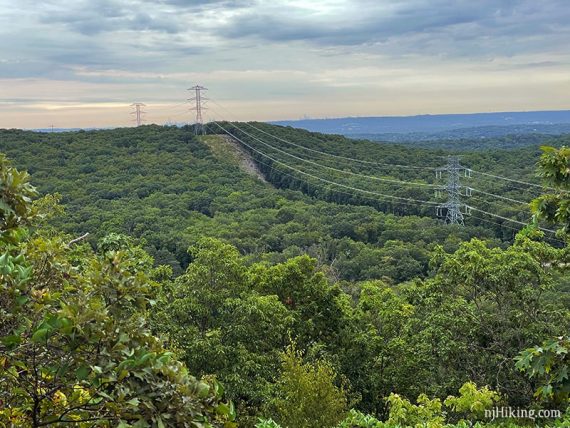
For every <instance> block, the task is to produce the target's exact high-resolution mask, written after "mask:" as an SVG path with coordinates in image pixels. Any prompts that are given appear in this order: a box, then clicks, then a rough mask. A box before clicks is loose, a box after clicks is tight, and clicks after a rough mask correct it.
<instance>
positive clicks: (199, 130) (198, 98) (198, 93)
mask: <svg viewBox="0 0 570 428" xmlns="http://www.w3.org/2000/svg"><path fill="white" fill-rule="evenodd" d="M188 90H189V91H194V92H195V95H194V96H193V97H191V98H188V101H195V103H196V104H195V106H194V107H192V108H191V109H190V110H196V123H195V125H194V132H195V133H196V135H198V134H203V133H204V131H205V130H204V119H203V118H202V110H206V107H204V104H205V102H206V101H207V100H208V99H207V98H206V97H204V96H203V95H202V91H207V90H208V88H204V87H203V86H200V85H196V86H192V87H191V88H188Z"/></svg>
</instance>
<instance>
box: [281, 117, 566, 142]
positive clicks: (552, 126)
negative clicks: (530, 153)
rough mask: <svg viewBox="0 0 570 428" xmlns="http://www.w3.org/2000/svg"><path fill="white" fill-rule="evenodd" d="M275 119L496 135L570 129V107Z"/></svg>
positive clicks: (412, 132)
mask: <svg viewBox="0 0 570 428" xmlns="http://www.w3.org/2000/svg"><path fill="white" fill-rule="evenodd" d="M272 123H273V124H276V125H282V126H293V127H296V128H303V129H307V130H309V131H314V132H322V133H326V134H341V135H346V136H349V137H362V138H370V139H375V140H384V141H406V140H415V141H418V140H441V139H456V138H495V137H501V136H504V135H511V134H532V133H536V134H550V135H560V134H565V133H570V110H555V111H530V112H502V113H473V114H439V115H419V116H380V117H344V118H334V119H303V120H287V121H277V122H272Z"/></svg>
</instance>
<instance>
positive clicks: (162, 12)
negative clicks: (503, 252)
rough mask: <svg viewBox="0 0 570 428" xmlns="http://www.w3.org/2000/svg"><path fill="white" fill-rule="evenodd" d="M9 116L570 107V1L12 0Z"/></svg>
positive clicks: (2, 59)
mask: <svg viewBox="0 0 570 428" xmlns="http://www.w3.org/2000/svg"><path fill="white" fill-rule="evenodd" d="M0 40H1V43H0V127H25V128H39V127H47V126H49V125H51V124H53V125H54V126H56V127H88V126H121V125H129V124H130V119H131V118H132V116H130V115H129V112H130V109H129V107H128V106H129V105H130V104H131V103H133V102H144V103H145V104H147V107H146V110H147V112H148V113H147V119H148V121H149V122H156V123H164V122H165V121H167V120H169V119H170V120H172V121H180V122H182V121H191V113H190V112H188V111H186V108H187V106H185V105H184V104H182V103H183V102H184V100H185V99H186V98H187V97H188V96H189V94H188V93H187V91H186V89H187V88H188V87H190V86H193V85H194V84H196V83H199V84H201V85H204V86H206V87H208V88H209V91H208V96H209V97H211V98H212V99H213V100H215V101H216V102H217V103H219V104H220V105H222V106H224V107H225V108H226V109H227V110H223V109H222V108H221V107H219V106H218V105H217V104H214V103H212V102H211V103H210V104H209V106H210V107H211V109H210V110H209V111H208V115H209V116H210V117H215V118H220V119H221V118H225V119H240V120H273V119H294V118H301V117H303V116H309V117H333V116H334V117H338V116H380V115H413V114H424V113H433V114H435V113H464V112H483V111H522V110H547V109H548V110H560V109H569V108H570V48H569V46H570V4H569V1H568V0H465V1H464V0H456V1H453V0H397V1H396V0H394V1H388V0H322V1H319V0H305V1H300V0H227V1H224V0H210V1H198V0H42V1H37V0H34V1H32V0H0Z"/></svg>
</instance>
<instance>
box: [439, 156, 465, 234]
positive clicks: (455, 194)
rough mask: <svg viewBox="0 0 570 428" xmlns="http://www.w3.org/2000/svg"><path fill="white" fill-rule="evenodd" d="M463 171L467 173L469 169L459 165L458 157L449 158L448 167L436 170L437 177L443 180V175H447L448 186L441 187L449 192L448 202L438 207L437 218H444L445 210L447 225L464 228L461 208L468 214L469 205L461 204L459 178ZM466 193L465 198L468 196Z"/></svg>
mask: <svg viewBox="0 0 570 428" xmlns="http://www.w3.org/2000/svg"><path fill="white" fill-rule="evenodd" d="M461 171H465V172H466V174H465V175H466V176H467V171H468V169H467V168H465V167H464V166H462V165H460V164H459V157H458V156H448V158H447V165H446V166H444V167H441V168H438V169H437V170H436V177H438V178H441V177H442V176H443V173H444V172H445V173H447V184H446V185H445V186H441V187H440V189H442V190H445V191H446V192H447V202H446V203H444V204H441V205H439V206H438V207H437V211H436V212H437V216H438V217H443V212H444V210H445V222H446V223H447V224H459V225H461V226H464V222H463V213H462V212H461V208H465V211H466V212H467V211H468V209H467V205H465V204H463V203H461V198H460V196H461V187H462V186H461V182H460V180H459V176H460V173H461ZM468 195H469V193H466V195H465V196H468Z"/></svg>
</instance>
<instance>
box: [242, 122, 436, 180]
mask: <svg viewBox="0 0 570 428" xmlns="http://www.w3.org/2000/svg"><path fill="white" fill-rule="evenodd" d="M231 126H232V127H234V128H236V129H237V130H238V131H240V132H243V133H244V134H245V135H247V136H249V137H251V138H253V139H254V140H256V141H258V142H260V143H261V144H264V145H265V146H267V147H270V148H272V149H273V150H276V151H278V152H281V153H283V154H285V155H287V156H290V157H292V158H294V159H297V160H300V161H302V162H306V163H309V164H311V165H316V166H319V167H321V168H326V169H329V170H331V171H336V172H340V173H344V174H350V175H354V176H358V177H363V178H367V179H370V180H377V181H384V182H388V183H395V184H403V185H407V186H425V187H432V188H439V187H440V186H438V185H436V184H429V183H412V182H409V181H402V180H393V179H389V178H381V177H376V176H373V175H366V174H359V173H357V172H352V171H346V170H343V169H338V168H333V167H332V166H328V165H322V164H320V163H318V162H313V161H311V160H308V159H304V158H301V157H299V156H296V155H294V154H291V153H289V152H286V151H285V150H282V149H280V148H278V147H275V146H272V145H271V144H268V143H266V142H265V141H263V140H261V139H259V138H257V137H256V136H254V135H251V134H249V133H248V132H246V131H244V130H243V129H240V128H239V127H238V126H237V125H235V124H234V123H231Z"/></svg>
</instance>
